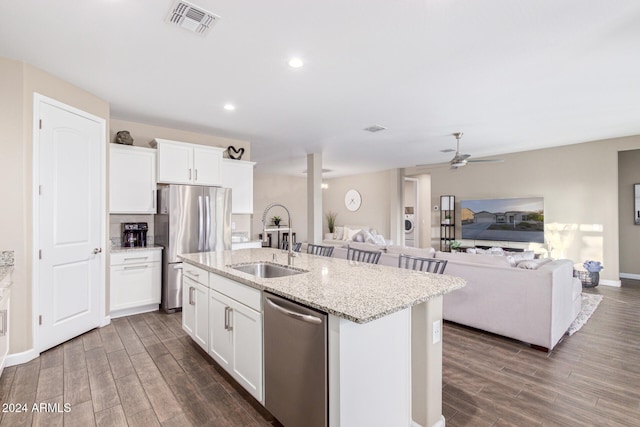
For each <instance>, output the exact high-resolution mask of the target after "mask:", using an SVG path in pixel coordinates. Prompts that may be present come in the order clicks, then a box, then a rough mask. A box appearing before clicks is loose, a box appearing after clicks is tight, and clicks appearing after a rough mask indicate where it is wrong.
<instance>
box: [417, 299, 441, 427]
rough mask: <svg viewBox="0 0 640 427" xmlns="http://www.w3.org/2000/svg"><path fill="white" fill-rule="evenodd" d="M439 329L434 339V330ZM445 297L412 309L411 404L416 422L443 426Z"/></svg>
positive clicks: (427, 425)
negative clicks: (436, 327)
mask: <svg viewBox="0 0 640 427" xmlns="http://www.w3.org/2000/svg"><path fill="white" fill-rule="evenodd" d="M436 324H437V325H438V328H439V334H437V335H438V336H439V339H438V341H437V342H435V343H434V342H433V341H434V333H433V329H434V326H435V325H436ZM442 328H443V325H442V297H441V296H439V297H436V298H433V299H430V300H429V301H427V302H424V303H422V304H419V305H414V306H413V307H412V308H411V392H412V393H411V395H412V399H411V403H412V405H411V407H412V415H413V421H415V422H416V423H417V424H419V425H421V426H425V427H432V426H444V418H443V416H442Z"/></svg>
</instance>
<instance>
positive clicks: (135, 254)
mask: <svg viewBox="0 0 640 427" xmlns="http://www.w3.org/2000/svg"><path fill="white" fill-rule="evenodd" d="M160 261H162V251H160V250H153V251H144V250H140V251H127V252H116V253H112V254H111V265H126V264H144V263H147V262H160Z"/></svg>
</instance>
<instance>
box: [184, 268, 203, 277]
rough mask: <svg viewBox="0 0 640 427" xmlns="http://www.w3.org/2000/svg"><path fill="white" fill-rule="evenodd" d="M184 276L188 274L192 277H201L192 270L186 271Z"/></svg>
mask: <svg viewBox="0 0 640 427" xmlns="http://www.w3.org/2000/svg"><path fill="white" fill-rule="evenodd" d="M184 274H188V275H189V276H192V277H200V274H198V273H196V272H193V271H191V270H185V272H184Z"/></svg>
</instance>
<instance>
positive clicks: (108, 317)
mask: <svg viewBox="0 0 640 427" xmlns="http://www.w3.org/2000/svg"><path fill="white" fill-rule="evenodd" d="M109 323H111V316H109V315H107V316H104V319H102V324H101V325H100V326H99V327H100V328H104V327H105V326H107V325H108V324H109Z"/></svg>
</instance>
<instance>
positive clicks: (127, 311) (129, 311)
mask: <svg viewBox="0 0 640 427" xmlns="http://www.w3.org/2000/svg"><path fill="white" fill-rule="evenodd" d="M151 311H158V304H157V303H156V304H147V305H143V306H139V307H131V308H123V309H121V310H113V311H112V312H111V316H110V318H111V319H117V318H118V317H124V316H132V315H134V314H142V313H149V312H151Z"/></svg>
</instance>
